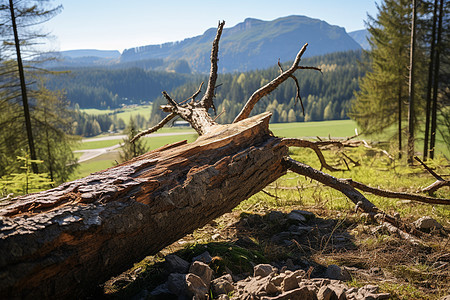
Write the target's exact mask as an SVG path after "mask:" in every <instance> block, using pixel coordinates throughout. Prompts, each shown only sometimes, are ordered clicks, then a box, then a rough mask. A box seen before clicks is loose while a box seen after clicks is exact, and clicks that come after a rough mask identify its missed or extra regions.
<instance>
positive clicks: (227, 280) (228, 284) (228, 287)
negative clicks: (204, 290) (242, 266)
mask: <svg viewBox="0 0 450 300" xmlns="http://www.w3.org/2000/svg"><path fill="white" fill-rule="evenodd" d="M211 287H212V290H213V293H214V295H221V294H228V293H230V292H232V291H234V286H233V279H232V278H231V275H230V274H226V275H223V276H221V277H219V278H216V279H214V280H213V281H211Z"/></svg>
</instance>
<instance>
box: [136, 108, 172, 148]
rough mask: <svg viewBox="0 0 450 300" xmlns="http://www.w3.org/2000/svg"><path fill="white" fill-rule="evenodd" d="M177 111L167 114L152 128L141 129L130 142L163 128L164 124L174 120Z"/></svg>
mask: <svg viewBox="0 0 450 300" xmlns="http://www.w3.org/2000/svg"><path fill="white" fill-rule="evenodd" d="M176 115H177V114H176V113H171V114H170V115H167V116H166V117H165V118H164V119H162V120H161V122H159V123H158V124H156V125H155V126H153V127H152V128H149V129H147V130H144V131H141V132H139V133H138V134H136V135H135V136H134V137H133V138H132V139H131V140H130V143H134V141H136V140H137V139H138V138H140V137H141V136H144V135H147V134H150V133H152V132H155V131H157V130H159V129H161V128H162V127H163V126H164V125H166V124H167V123H168V122H169V121H170V120H172V119H173V118H175V117H176Z"/></svg>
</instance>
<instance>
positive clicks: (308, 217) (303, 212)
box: [292, 209, 316, 221]
mask: <svg viewBox="0 0 450 300" xmlns="http://www.w3.org/2000/svg"><path fill="white" fill-rule="evenodd" d="M292 212H295V213H296V214H300V215H302V216H304V217H305V218H306V220H308V221H309V220H311V219H314V218H315V217H316V216H315V215H314V213H312V212H310V211H306V210H300V209H296V210H293V211H292Z"/></svg>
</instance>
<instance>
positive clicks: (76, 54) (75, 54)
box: [59, 49, 120, 59]
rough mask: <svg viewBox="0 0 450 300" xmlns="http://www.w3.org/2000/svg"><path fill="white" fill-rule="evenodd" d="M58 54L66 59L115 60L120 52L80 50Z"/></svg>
mask: <svg viewBox="0 0 450 300" xmlns="http://www.w3.org/2000/svg"><path fill="white" fill-rule="evenodd" d="M59 53H60V55H61V56H63V57H68V58H80V57H98V58H106V59H115V58H119V57H120V52H119V51H117V50H95V49H80V50H67V51H61V52H59Z"/></svg>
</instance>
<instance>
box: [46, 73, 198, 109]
mask: <svg viewBox="0 0 450 300" xmlns="http://www.w3.org/2000/svg"><path fill="white" fill-rule="evenodd" d="M174 67H176V68H183V66H182V65H175V66H174ZM64 70H65V71H66V70H67V69H64ZM69 70H70V69H69ZM184 70H185V68H184ZM185 71H186V70H185ZM189 79H190V77H188V75H183V74H176V73H168V72H160V71H145V70H144V69H142V68H137V67H133V68H124V69H110V68H106V67H105V68H99V67H91V68H87V67H86V68H74V69H72V70H70V73H68V74H66V75H64V76H57V77H50V78H49V81H48V83H47V87H48V88H49V89H51V90H61V89H64V90H65V92H66V96H67V99H68V100H69V101H70V102H71V103H73V104H74V103H77V104H78V105H79V107H80V108H98V109H114V108H119V107H120V106H121V104H125V105H130V104H142V103H146V102H151V101H153V100H154V99H155V98H157V97H158V96H159V95H161V91H163V90H171V89H173V88H174V87H177V86H179V85H181V84H184V83H185V82H187V81H188V80H189Z"/></svg>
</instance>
